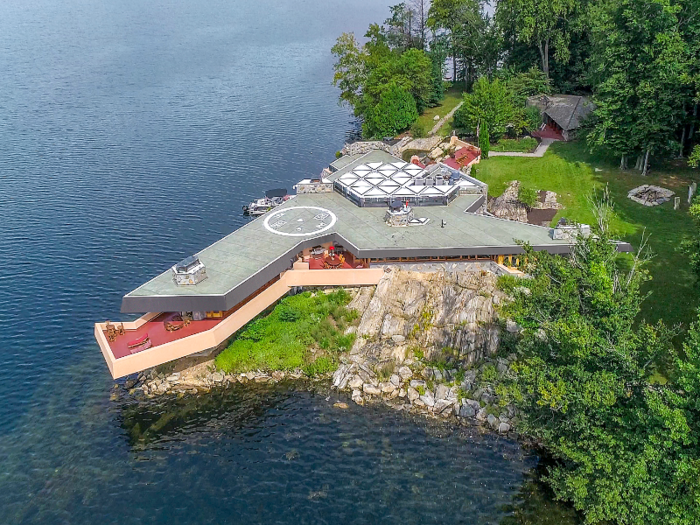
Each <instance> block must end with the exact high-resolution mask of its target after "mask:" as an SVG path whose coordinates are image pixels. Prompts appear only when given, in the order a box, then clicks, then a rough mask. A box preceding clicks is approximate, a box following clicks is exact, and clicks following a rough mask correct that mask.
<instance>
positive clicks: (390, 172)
mask: <svg viewBox="0 0 700 525" xmlns="http://www.w3.org/2000/svg"><path fill="white" fill-rule="evenodd" d="M395 172H396V170H395V169H390V170H387V169H384V168H382V169H380V170H379V173H381V174H382V175H384V176H385V177H391V176H392V175H393V174H394V173H395Z"/></svg>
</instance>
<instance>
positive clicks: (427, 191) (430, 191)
mask: <svg viewBox="0 0 700 525" xmlns="http://www.w3.org/2000/svg"><path fill="white" fill-rule="evenodd" d="M420 194H421V195H444V194H445V193H444V192H443V191H441V190H439V189H437V187H435V186H426V187H425V188H424V189H423V191H421V192H420Z"/></svg>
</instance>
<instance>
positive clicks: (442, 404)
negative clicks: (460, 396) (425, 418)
mask: <svg viewBox="0 0 700 525" xmlns="http://www.w3.org/2000/svg"><path fill="white" fill-rule="evenodd" d="M426 404H427V403H426ZM451 407H452V402H451V401H447V400H446V399H439V400H437V401H435V405H434V406H433V412H434V413H435V414H442V413H443V412H447V414H448V415H449V413H450V410H447V409H448V408H451Z"/></svg>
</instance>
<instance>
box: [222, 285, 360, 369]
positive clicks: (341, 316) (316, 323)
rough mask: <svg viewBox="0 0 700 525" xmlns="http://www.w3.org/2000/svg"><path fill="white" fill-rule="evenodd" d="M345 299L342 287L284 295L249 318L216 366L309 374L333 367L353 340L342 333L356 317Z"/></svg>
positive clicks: (349, 335) (353, 336)
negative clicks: (266, 312) (264, 312)
mask: <svg viewBox="0 0 700 525" xmlns="http://www.w3.org/2000/svg"><path fill="white" fill-rule="evenodd" d="M349 302H350V295H349V294H348V293H347V292H346V291H345V290H342V289H340V290H338V291H335V292H333V293H330V294H324V293H317V294H311V293H310V292H305V293H302V294H299V295H294V296H291V297H286V298H284V299H282V301H280V302H279V303H278V304H277V306H276V307H275V308H274V310H272V312H271V313H269V315H263V316H261V317H258V318H257V319H255V320H254V321H252V322H251V323H249V324H248V325H247V326H246V327H245V329H243V330H242V331H241V332H240V333H239V334H238V335H237V337H236V339H235V340H234V341H233V342H232V343H231V344H230V345H229V346H228V347H227V348H226V349H225V350H224V351H223V352H221V353H220V354H219V355H218V356H217V357H216V367H217V368H219V369H221V370H223V371H224V372H229V373H240V372H247V371H250V370H294V369H297V368H302V369H303V370H304V371H305V372H306V373H307V375H310V376H314V375H316V374H319V373H325V372H329V371H332V370H335V368H336V365H337V356H338V354H339V353H340V352H343V351H346V350H349V349H350V347H351V346H352V344H353V342H354V340H355V335H354V334H347V335H346V334H345V329H346V328H347V327H348V326H349V324H350V323H352V322H353V321H354V320H355V319H357V317H358V314H357V312H356V311H354V310H349V309H348V308H347V307H346V305H347V304H348V303H349Z"/></svg>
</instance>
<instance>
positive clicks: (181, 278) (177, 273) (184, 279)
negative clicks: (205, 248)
mask: <svg viewBox="0 0 700 525" xmlns="http://www.w3.org/2000/svg"><path fill="white" fill-rule="evenodd" d="M172 270H173V281H175V284H177V285H179V286H186V285H196V284H199V283H200V282H202V281H203V280H204V279H206V278H207V269H206V267H205V266H204V264H203V263H202V261H200V260H199V257H198V256H196V255H191V256H190V257H187V258H186V259H183V260H181V261H180V262H179V263H177V264H176V265H175V266H173V267H172Z"/></svg>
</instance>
